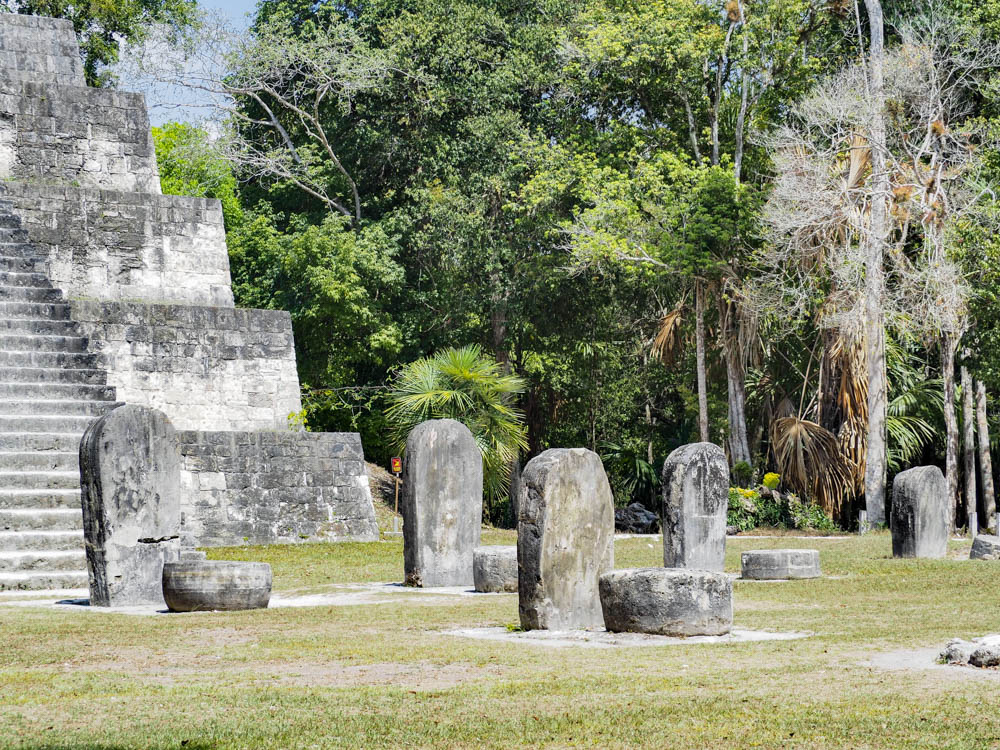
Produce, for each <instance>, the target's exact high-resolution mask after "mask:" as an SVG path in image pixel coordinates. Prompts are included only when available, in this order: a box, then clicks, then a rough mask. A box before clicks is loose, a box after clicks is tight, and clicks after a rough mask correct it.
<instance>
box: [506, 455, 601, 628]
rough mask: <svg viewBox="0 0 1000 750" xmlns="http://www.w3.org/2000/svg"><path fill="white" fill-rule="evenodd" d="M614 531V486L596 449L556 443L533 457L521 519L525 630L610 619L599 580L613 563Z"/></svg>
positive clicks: (523, 484)
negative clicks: (605, 609)
mask: <svg viewBox="0 0 1000 750" xmlns="http://www.w3.org/2000/svg"><path fill="white" fill-rule="evenodd" d="M614 531H615V516H614V505H613V500H612V495H611V487H610V485H609V484H608V477H607V475H606V474H605V473H604V466H603V464H602V463H601V459H600V457H599V456H598V455H597V454H596V453H594V452H592V451H589V450H586V449H584V448H553V449H550V450H547V451H545V452H544V453H542V454H540V455H538V456H535V457H534V458H533V459H531V461H529V462H528V465H527V466H525V467H524V471H523V473H522V475H521V488H520V494H519V502H518V519H517V562H518V569H519V577H518V599H519V602H518V610H519V613H520V619H521V626H522V627H523V628H525V629H526V630H536V629H542V630H544V629H549V630H570V629H575V628H596V627H600V626H601V625H603V624H604V616H603V614H602V612H601V598H600V594H599V592H598V584H597V582H598V579H599V578H600V577H601V576H602V575H604V574H605V573H607V572H608V571H610V570H611V569H612V568H613V567H614V559H615V558H614V554H615V552H614Z"/></svg>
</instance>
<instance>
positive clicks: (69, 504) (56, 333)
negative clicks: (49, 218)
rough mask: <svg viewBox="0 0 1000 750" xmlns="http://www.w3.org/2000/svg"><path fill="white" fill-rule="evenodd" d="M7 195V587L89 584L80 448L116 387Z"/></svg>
mask: <svg viewBox="0 0 1000 750" xmlns="http://www.w3.org/2000/svg"><path fill="white" fill-rule="evenodd" d="M97 365H98V358H97V355H94V354H89V353H87V340H86V338H84V337H83V336H81V335H80V331H79V328H78V326H77V324H76V323H74V322H73V321H72V320H71V319H70V306H69V305H68V304H67V303H66V301H65V298H64V297H63V294H62V292H61V291H60V290H58V289H55V288H53V286H52V284H51V282H50V280H49V275H48V261H47V259H46V258H45V257H41V256H40V255H39V253H38V251H37V250H35V249H34V247H33V246H32V245H31V244H30V243H29V242H28V237H27V232H26V231H25V230H23V229H21V222H20V219H19V218H18V217H17V216H15V215H14V213H13V211H12V204H11V203H10V202H9V201H4V200H0V592H2V591H11V590H34V589H49V590H51V589H77V588H84V587H86V586H87V565H86V558H85V556H84V548H83V531H82V528H83V517H82V512H81V508H80V473H79V459H78V450H79V446H80V438H81V437H82V435H83V432H84V430H86V428H87V426H88V425H89V424H90V422H91V421H92V420H94V419H95V418H97V417H99V416H100V415H102V414H104V413H106V412H107V411H109V410H111V409H113V408H114V407H115V406H118V404H117V403H116V402H115V391H114V388H111V387H109V386H108V385H107V376H106V374H105V373H104V372H103V371H102V370H100V369H98V367H97Z"/></svg>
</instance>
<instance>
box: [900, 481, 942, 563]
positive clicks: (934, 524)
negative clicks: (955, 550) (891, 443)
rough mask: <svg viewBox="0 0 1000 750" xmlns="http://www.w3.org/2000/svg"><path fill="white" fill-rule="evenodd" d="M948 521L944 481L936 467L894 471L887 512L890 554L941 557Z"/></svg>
mask: <svg viewBox="0 0 1000 750" xmlns="http://www.w3.org/2000/svg"><path fill="white" fill-rule="evenodd" d="M950 523H951V522H950V518H949V513H948V485H947V483H946V482H945V478H944V474H942V473H941V470H940V469H939V468H938V467H936V466H918V467H916V468H914V469H908V470H907V471H903V472H900V473H899V474H897V475H896V478H895V480H893V483H892V509H891V512H890V516H889V525H890V528H891V529H892V556H893V557H931V558H934V557H944V556H945V554H946V553H947V552H948V531H949V526H950Z"/></svg>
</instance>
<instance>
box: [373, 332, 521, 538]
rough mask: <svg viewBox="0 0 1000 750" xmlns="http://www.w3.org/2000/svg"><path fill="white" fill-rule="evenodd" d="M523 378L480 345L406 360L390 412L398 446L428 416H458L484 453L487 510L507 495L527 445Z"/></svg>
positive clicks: (401, 446) (392, 394)
mask: <svg viewBox="0 0 1000 750" xmlns="http://www.w3.org/2000/svg"><path fill="white" fill-rule="evenodd" d="M524 389H525V383H524V381H523V380H522V379H521V378H519V377H517V376H515V375H507V374H504V373H503V371H502V370H501V366H500V365H499V364H498V363H497V361H496V360H495V359H494V358H492V357H490V356H487V355H484V354H483V353H482V351H481V350H480V348H479V347H478V346H463V347H461V348H457V349H456V348H454V347H449V348H448V349H443V350H441V351H439V352H437V353H435V354H434V355H432V356H429V357H424V358H423V359H418V360H417V361H415V362H411V363H409V364H408V365H404V366H403V367H402V368H401V369H400V370H399V372H398V373H397V374H396V376H395V378H394V380H393V383H392V387H391V390H390V392H389V401H390V403H391V406H390V407H389V409H388V411H387V412H386V418H387V419H388V421H389V424H390V426H391V429H392V441H393V444H394V446H395V448H396V450H398V451H400V452H402V451H403V450H405V448H406V437H407V435H409V434H410V430H412V429H413V428H414V427H416V426H417V425H418V424H420V423H421V422H424V421H426V420H428V419H455V420H457V421H459V422H461V423H462V424H464V425H465V426H466V427H468V428H469V429H470V430H471V431H472V435H473V437H475V439H476V443H477V445H478V446H479V450H480V451H481V452H482V454H483V487H484V490H485V493H486V502H487V516H488V517H489V518H490V519H491V520H495V515H496V514H495V511H496V510H497V509H498V505H499V503H500V502H501V501H502V499H503V498H504V497H506V495H507V485H508V480H509V478H510V470H511V466H512V465H513V464H514V462H515V461H516V460H517V458H518V456H519V455H520V452H521V451H526V450H527V449H528V441H527V430H526V428H525V426H524V415H523V414H522V413H521V412H520V411H519V410H518V409H517V408H515V407H514V406H513V405H512V404H513V402H514V398H515V397H516V396H517V395H518V394H520V393H523V392H524Z"/></svg>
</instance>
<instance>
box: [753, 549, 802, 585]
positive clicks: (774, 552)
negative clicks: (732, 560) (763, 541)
mask: <svg viewBox="0 0 1000 750" xmlns="http://www.w3.org/2000/svg"><path fill="white" fill-rule="evenodd" d="M740 568H741V570H742V576H743V577H744V578H748V579H752V580H757V581H781V580H785V579H789V578H819V576H820V575H821V573H820V568H819V550H815V549H758V550H748V551H747V552H744V553H743V554H742V555H740Z"/></svg>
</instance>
